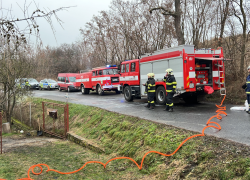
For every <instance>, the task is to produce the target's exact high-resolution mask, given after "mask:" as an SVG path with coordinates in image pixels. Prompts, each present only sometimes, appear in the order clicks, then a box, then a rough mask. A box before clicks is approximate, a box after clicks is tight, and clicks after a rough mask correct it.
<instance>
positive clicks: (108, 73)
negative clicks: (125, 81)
mask: <svg viewBox="0 0 250 180" xmlns="http://www.w3.org/2000/svg"><path fill="white" fill-rule="evenodd" d="M76 86H77V87H79V88H80V89H81V92H82V94H89V91H90V90H92V91H96V92H97V93H98V94H99V95H103V93H104V91H116V93H117V94H119V93H120V84H119V74H118V70H117V67H116V66H115V65H107V66H104V67H98V68H93V69H92V70H90V71H88V72H84V73H80V74H78V75H77V76H76Z"/></svg>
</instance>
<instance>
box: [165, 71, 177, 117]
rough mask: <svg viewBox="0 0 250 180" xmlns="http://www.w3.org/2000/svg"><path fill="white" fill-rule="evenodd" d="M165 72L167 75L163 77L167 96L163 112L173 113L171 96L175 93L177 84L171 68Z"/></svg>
mask: <svg viewBox="0 0 250 180" xmlns="http://www.w3.org/2000/svg"><path fill="white" fill-rule="evenodd" d="M166 72H167V74H166V75H165V76H164V82H165V83H166V92H167V96H166V109H164V111H169V112H173V108H174V103H173V96H174V94H175V92H176V86H177V83H176V80H175V77H174V75H173V70H172V69H171V68H168V69H167V70H166Z"/></svg>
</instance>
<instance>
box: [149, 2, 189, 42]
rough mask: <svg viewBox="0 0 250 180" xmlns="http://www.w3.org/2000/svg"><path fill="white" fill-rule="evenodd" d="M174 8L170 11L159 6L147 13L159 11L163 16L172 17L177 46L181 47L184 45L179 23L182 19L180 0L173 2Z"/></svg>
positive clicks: (181, 28)
mask: <svg viewBox="0 0 250 180" xmlns="http://www.w3.org/2000/svg"><path fill="white" fill-rule="evenodd" d="M174 7H175V10H174V11H172V10H171V9H166V8H165V7H163V6H159V7H155V8H151V9H150V10H149V12H150V13H151V14H152V12H153V11H155V10H161V11H162V14H163V15H164V16H172V17H173V18H174V26H175V32H176V37H177V41H178V45H181V44H185V39H184V32H183V26H182V21H181V17H182V11H181V0H174Z"/></svg>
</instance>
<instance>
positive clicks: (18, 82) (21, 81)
mask: <svg viewBox="0 0 250 180" xmlns="http://www.w3.org/2000/svg"><path fill="white" fill-rule="evenodd" d="M26 80H27V78H18V79H15V83H16V86H17V87H19V88H24V87H25V81H26Z"/></svg>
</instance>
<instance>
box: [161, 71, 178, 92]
mask: <svg viewBox="0 0 250 180" xmlns="http://www.w3.org/2000/svg"><path fill="white" fill-rule="evenodd" d="M164 82H165V83H166V88H167V89H166V91H167V93H175V92H176V86H177V82H176V80H175V77H174V75H170V76H167V77H164Z"/></svg>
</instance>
